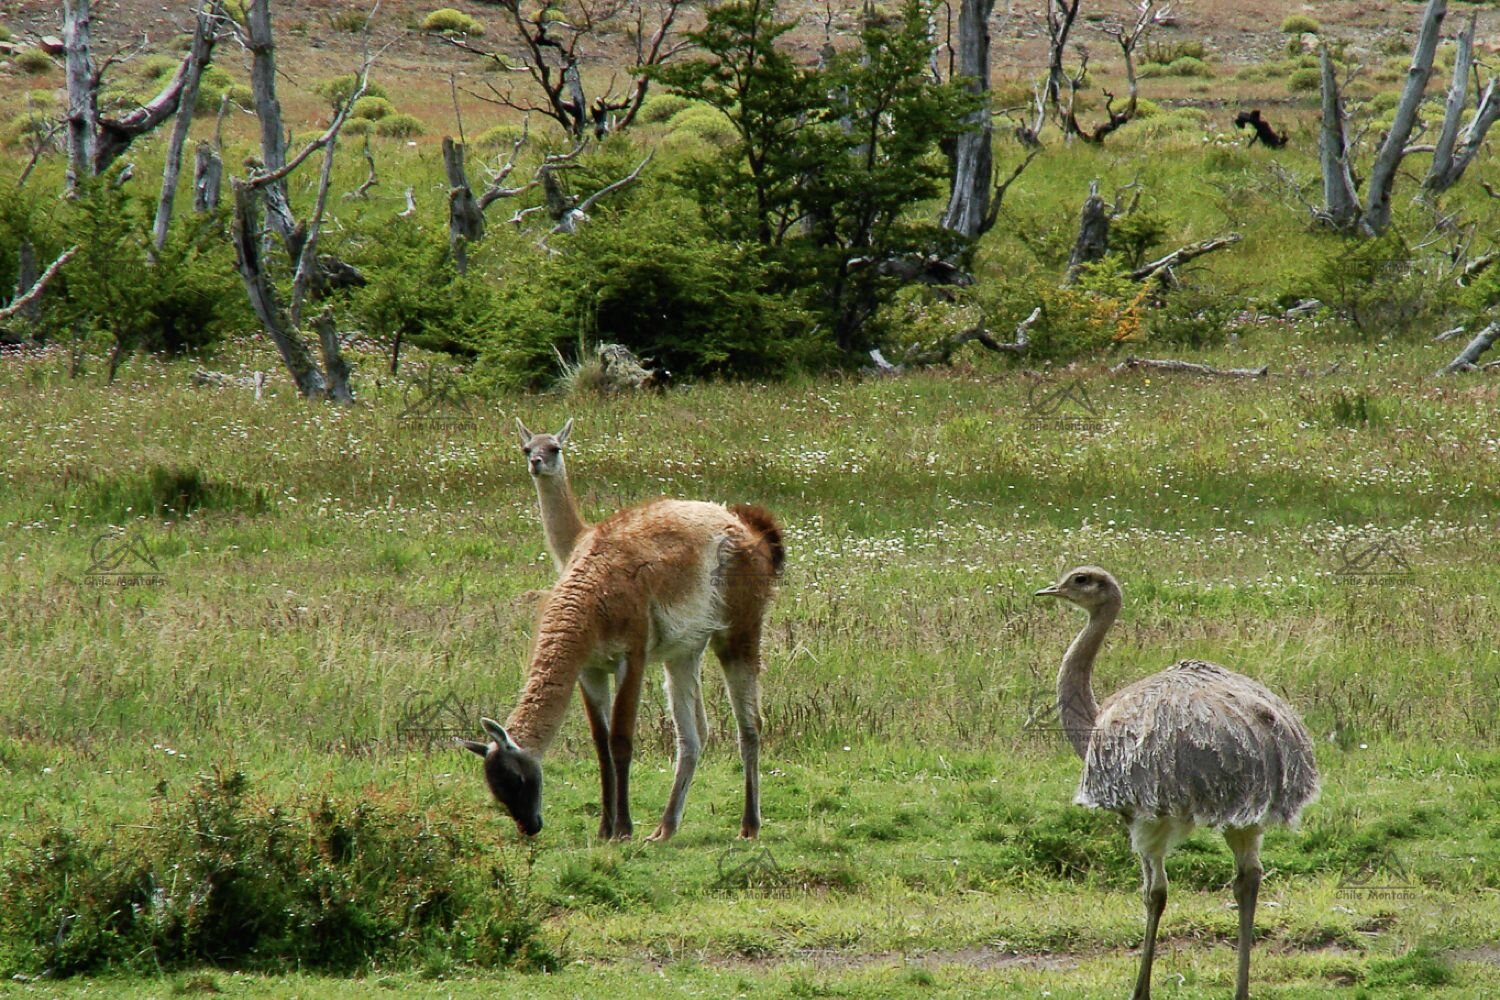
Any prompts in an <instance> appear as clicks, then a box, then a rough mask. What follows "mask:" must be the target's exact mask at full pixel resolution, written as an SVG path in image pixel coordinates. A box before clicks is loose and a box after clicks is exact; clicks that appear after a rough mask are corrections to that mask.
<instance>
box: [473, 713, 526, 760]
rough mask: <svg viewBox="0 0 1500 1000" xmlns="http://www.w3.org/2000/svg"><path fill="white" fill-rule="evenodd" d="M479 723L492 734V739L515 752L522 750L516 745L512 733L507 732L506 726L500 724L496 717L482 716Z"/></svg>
mask: <svg viewBox="0 0 1500 1000" xmlns="http://www.w3.org/2000/svg"><path fill="white" fill-rule="evenodd" d="M479 724H480V726H482V727H483V728H484V731H485V732H487V733H489V734H490V739H492V740H494V741H495V742H496V743H498V744H500V745H501V746H503V747H504V748H505V749H507V750H510V751H512V752H513V753H520V752H521V748H520V747H519V746H517V745H516V741H515V740H513V739H511V738H510V733H507V732H506V731H505V727H504V726H502V725H500V723H498V722H496V721H495V720H494V719H485V718H481V719H480V720H479Z"/></svg>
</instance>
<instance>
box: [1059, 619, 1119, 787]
mask: <svg viewBox="0 0 1500 1000" xmlns="http://www.w3.org/2000/svg"><path fill="white" fill-rule="evenodd" d="M1119 614H1120V600H1119V598H1118V597H1116V598H1115V599H1114V600H1111V601H1108V602H1106V603H1104V604H1102V605H1100V606H1098V607H1096V608H1094V609H1093V610H1091V611H1090V612H1089V621H1088V624H1087V625H1085V626H1084V627H1083V631H1081V632H1079V633H1078V637H1077V638H1076V639H1074V640H1073V643H1072V645H1070V646H1068V651H1067V652H1066V653H1064V654H1063V661H1062V668H1061V669H1060V670H1058V672H1057V714H1058V718H1059V719H1060V720H1061V721H1062V726H1063V732H1064V733H1065V734H1066V735H1067V737H1068V742H1069V743H1071V744H1073V749H1074V750H1075V751H1077V753H1078V756H1080V757H1086V756H1088V749H1089V737H1090V736H1091V735H1093V729H1094V720H1096V719H1097V718H1098V717H1099V703H1098V702H1097V701H1095V700H1094V685H1093V683H1092V680H1093V674H1094V658H1095V657H1097V656H1098V655H1099V647H1100V646H1102V645H1104V635H1105V633H1106V632H1108V631H1109V627H1110V626H1111V625H1113V624H1114V623H1115V618H1116V617H1118V616H1119Z"/></svg>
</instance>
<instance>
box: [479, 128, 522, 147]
mask: <svg viewBox="0 0 1500 1000" xmlns="http://www.w3.org/2000/svg"><path fill="white" fill-rule="evenodd" d="M524 134H526V129H525V127H524V126H522V125H491V126H490V127H489V128H487V129H485V130H484V131H483V132H481V133H479V134H478V135H477V136H475V137H474V139H473V145H475V146H478V147H481V148H486V149H498V148H500V147H503V146H513V145H515V142H516V140H517V139H519V138H521V136H522V135H524Z"/></svg>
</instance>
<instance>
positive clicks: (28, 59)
mask: <svg viewBox="0 0 1500 1000" xmlns="http://www.w3.org/2000/svg"><path fill="white" fill-rule="evenodd" d="M56 66H57V64H56V63H54V62H53V61H52V57H51V56H49V55H48V54H47V53H45V52H43V51H42V50H41V49H25V50H23V51H22V52H21V53H20V54H19V55H17V56H16V69H18V70H20V71H21V72H22V73H26V74H28V75H30V76H41V75H42V74H43V73H48V72H51V71H52V69H54V68H55V67H56Z"/></svg>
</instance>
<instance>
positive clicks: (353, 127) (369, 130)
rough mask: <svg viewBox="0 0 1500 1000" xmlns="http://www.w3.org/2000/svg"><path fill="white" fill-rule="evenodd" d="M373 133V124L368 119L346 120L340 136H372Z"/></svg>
mask: <svg viewBox="0 0 1500 1000" xmlns="http://www.w3.org/2000/svg"><path fill="white" fill-rule="evenodd" d="M374 132H375V123H374V122H372V121H370V120H369V119H368V118H346V119H344V128H343V131H342V132H340V133H339V134H340V135H372V134H374Z"/></svg>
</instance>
